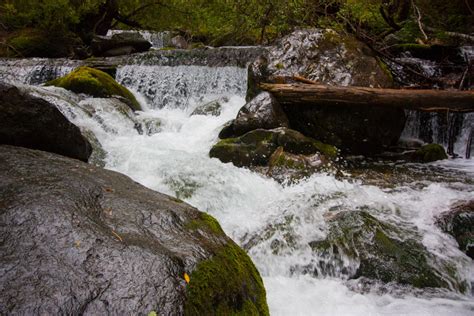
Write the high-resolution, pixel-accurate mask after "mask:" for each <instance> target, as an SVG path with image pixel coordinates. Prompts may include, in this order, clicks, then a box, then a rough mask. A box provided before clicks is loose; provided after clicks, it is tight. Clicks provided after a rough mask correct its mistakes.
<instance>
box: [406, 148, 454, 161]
mask: <svg viewBox="0 0 474 316" xmlns="http://www.w3.org/2000/svg"><path fill="white" fill-rule="evenodd" d="M411 159H412V160H413V161H416V162H425V163H426V162H433V161H438V160H444V159H448V155H447V154H446V151H445V150H444V148H443V146H441V145H439V144H428V145H425V146H422V147H421V148H420V149H418V150H416V151H415V152H414V153H413V154H411Z"/></svg>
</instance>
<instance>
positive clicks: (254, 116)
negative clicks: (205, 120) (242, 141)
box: [219, 92, 289, 139]
mask: <svg viewBox="0 0 474 316" xmlns="http://www.w3.org/2000/svg"><path fill="white" fill-rule="evenodd" d="M277 127H289V123H288V118H287V117H286V114H285V112H283V109H282V107H281V105H280V104H279V103H278V101H277V100H276V99H275V98H274V97H273V96H272V95H271V94H270V93H268V92H262V93H260V94H259V95H257V96H256V97H255V98H253V99H252V100H251V101H250V102H248V103H247V104H246V105H244V106H243V107H242V108H241V109H240V111H239V113H238V114H237V118H236V119H235V120H233V121H231V122H230V123H229V124H227V125H226V126H224V128H223V129H222V131H221V132H220V134H219V138H221V139H222V138H229V137H237V136H241V135H243V134H245V133H247V132H250V131H253V130H255V129H260V128H263V129H272V128H277Z"/></svg>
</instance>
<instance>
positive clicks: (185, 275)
mask: <svg viewBox="0 0 474 316" xmlns="http://www.w3.org/2000/svg"><path fill="white" fill-rule="evenodd" d="M184 281H186V283H189V281H191V279H190V278H189V275H188V274H187V273H186V272H184Z"/></svg>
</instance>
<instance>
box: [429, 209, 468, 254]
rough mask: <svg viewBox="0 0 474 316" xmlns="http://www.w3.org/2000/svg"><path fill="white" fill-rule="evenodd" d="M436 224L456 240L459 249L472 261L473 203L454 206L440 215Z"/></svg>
mask: <svg viewBox="0 0 474 316" xmlns="http://www.w3.org/2000/svg"><path fill="white" fill-rule="evenodd" d="M437 224H438V226H439V227H440V228H441V229H442V230H443V231H444V232H446V233H448V234H450V235H452V236H453V237H454V238H455V239H456V241H457V242H458V244H459V249H461V250H462V251H463V252H464V253H466V255H468V256H469V257H471V258H472V259H474V201H469V202H466V203H461V204H458V205H456V206H455V207H453V209H452V210H450V211H449V212H446V213H444V214H442V215H441V216H440V218H439V219H438V221H437Z"/></svg>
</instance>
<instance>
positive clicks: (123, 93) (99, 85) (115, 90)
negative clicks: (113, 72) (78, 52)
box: [46, 66, 141, 111]
mask: <svg viewBox="0 0 474 316" xmlns="http://www.w3.org/2000/svg"><path fill="white" fill-rule="evenodd" d="M46 85H47V86H56V87H61V88H64V89H66V90H70V91H73V92H75V93H85V94H88V95H91V96H93V97H98V98H106V97H112V96H118V97H119V98H122V99H121V100H122V101H124V102H126V103H127V104H128V105H129V106H130V108H131V109H132V110H134V111H138V110H141V106H140V103H138V101H137V99H136V98H135V96H134V95H133V94H132V93H131V92H130V91H129V90H128V89H127V88H125V87H124V86H122V85H120V84H119V83H117V82H116V81H115V79H114V78H112V77H111V76H110V75H109V74H107V73H105V72H103V71H100V70H98V69H94V68H90V67H84V66H83V67H79V68H76V69H75V70H74V71H73V72H71V73H69V74H68V75H66V76H64V77H61V78H58V79H55V80H52V81H49V82H48V83H47V84H46Z"/></svg>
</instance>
